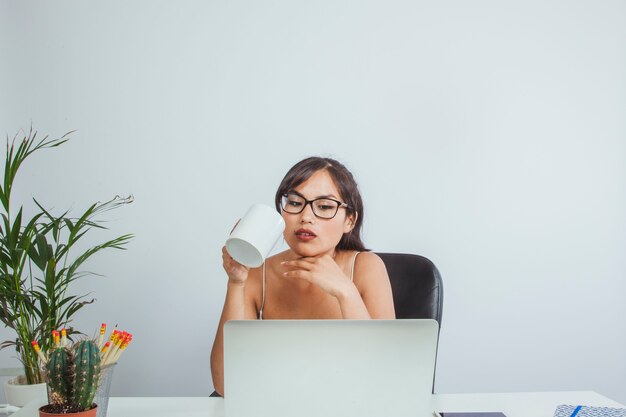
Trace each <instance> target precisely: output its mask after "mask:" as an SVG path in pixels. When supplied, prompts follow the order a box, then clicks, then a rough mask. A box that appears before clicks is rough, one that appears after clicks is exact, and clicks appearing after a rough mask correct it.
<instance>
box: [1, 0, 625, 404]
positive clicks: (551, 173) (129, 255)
mask: <svg viewBox="0 0 626 417" xmlns="http://www.w3.org/2000/svg"><path fill="white" fill-rule="evenodd" d="M0 92H1V93H0V131H1V133H2V134H4V135H8V136H9V137H13V135H14V134H15V133H16V132H17V131H18V130H19V129H21V128H23V129H27V128H28V127H29V125H30V124H31V122H32V124H33V126H34V127H35V128H36V129H38V130H39V131H40V133H49V134H51V135H52V136H60V135H62V134H63V133H65V132H66V131H68V130H72V129H78V132H77V133H75V134H74V135H73V139H72V141H71V142H70V143H69V144H67V145H65V146H63V147H62V148H60V149H57V150H53V151H49V152H44V153H41V154H39V155H37V156H36V157H35V158H33V159H32V160H31V161H29V163H28V165H26V166H25V167H24V169H23V172H22V176H21V177H20V179H19V185H18V186H19V190H17V191H16V192H17V194H16V195H15V198H16V201H23V202H28V200H29V199H30V197H31V196H36V197H37V198H38V200H40V201H41V202H42V203H44V204H46V205H47V206H48V207H54V208H55V209H57V210H61V209H63V208H68V207H74V208H75V209H82V208H84V207H85V206H86V205H87V204H88V203H90V202H93V201H96V200H104V199H106V198H109V197H112V196H113V195H115V194H128V193H132V194H133V195H134V196H135V199H136V201H135V203H133V204H132V205H131V206H127V207H125V208H123V209H120V210H118V211H116V212H114V213H112V214H111V215H110V216H109V218H110V219H111V220H112V222H111V223H110V224H109V225H110V227H111V232H110V233H109V234H106V233H105V234H101V235H99V236H98V238H99V239H104V238H106V237H111V236H113V235H115V234H121V233H125V232H134V233H135V234H136V238H135V240H134V241H133V243H132V244H131V245H130V246H129V250H128V251H126V252H116V253H107V254H103V255H102V256H100V257H99V258H97V259H96V260H94V261H93V262H92V263H91V264H90V265H89V269H90V270H93V271H97V272H100V273H102V274H105V275H106V277H104V278H97V277H94V278H87V279H85V280H84V281H83V282H81V284H80V289H77V291H78V290H82V291H93V293H94V295H95V296H96V297H97V298H98V301H97V303H95V304H94V305H92V306H89V307H87V308H86V309H85V310H84V311H83V312H82V313H81V315H80V317H79V318H78V319H77V320H76V324H77V325H78V326H80V327H81V328H84V329H87V330H89V331H91V329H93V332H95V331H96V329H97V327H98V326H99V324H100V322H102V321H106V322H108V323H109V324H110V325H112V324H114V323H118V324H119V326H120V327H121V328H124V329H127V330H129V331H131V332H133V333H134V334H135V341H134V342H133V345H131V348H130V349H129V351H128V353H126V355H125V357H124V358H123V360H122V362H121V364H120V366H119V367H118V369H117V370H116V375H115V379H114V382H113V384H114V386H113V392H112V394H113V395H129V396H139V395H148V396H152V395H154V396H158V395H171V396H182V395H194V396H202V395H207V394H208V393H210V392H211V390H212V386H211V382H210V370H209V351H210V346H211V343H212V340H213V335H214V332H215V327H216V325H217V321H218V317H219V313H220V311H221V306H222V300H223V296H224V291H225V275H224V273H223V272H222V269H221V259H220V247H221V245H222V244H223V242H224V240H225V238H226V236H227V234H228V232H229V230H230V228H231V226H232V224H233V222H234V221H235V220H236V219H237V217H238V216H240V215H241V214H242V213H243V212H244V211H245V209H246V208H247V206H248V205H249V204H251V203H253V202H266V203H270V204H271V202H272V198H273V194H274V191H275V188H276V187H277V185H278V183H279V181H280V179H281V178H282V176H283V175H284V173H285V172H286V170H287V169H288V168H289V167H290V166H291V165H292V164H293V163H295V162H296V161H298V160H299V159H301V158H302V157H305V156H308V155H311V154H322V155H332V156H334V157H336V158H338V159H340V160H342V161H343V162H345V163H346V164H347V165H348V166H349V167H350V168H351V169H352V170H353V171H354V173H355V175H356V177H357V179H358V180H359V183H360V186H361V190H362V192H363V194H364V198H365V202H366V209H367V211H366V223H365V239H366V243H367V244H368V245H369V246H370V247H372V248H373V249H376V250H379V251H394V252H412V253H419V254H423V255H425V256H427V257H429V258H431V259H432V260H433V261H434V262H435V263H436V264H437V266H438V267H439V268H440V270H441V273H442V275H443V279H444V284H445V305H444V321H443V329H442V333H441V342H440V355H439V363H438V374H437V386H436V390H437V391H438V392H469V391H518V390H527V391H536V390H595V391H598V392H600V393H602V394H604V395H607V396H609V397H612V398H614V399H616V400H618V401H621V402H622V403H626V355H625V354H624V346H625V345H626V334H625V333H626V332H625V330H626V328H625V325H624V317H625V316H626V307H625V306H626V303H624V294H625V293H626V284H625V282H626V280H625V279H624V278H626V277H625V275H626V256H625V254H624V252H625V251H626V215H625V213H626V168H625V167H626V164H625V163H624V162H625V156H626V2H625V1H623V0H615V1H610V0H606V1H602V2H596V1H592V0H588V1H570V0H554V1H548V2H546V1H537V0H531V1H513V2H501V1H487V0H482V1H474V2H466V1H463V0H456V1H455V0H450V1H445V2H427V1H409V0H392V1H389V0H386V1H369V0H368V1H340V2H337V1H330V0H328V1H326V0H323V1H316V2H310V1H293V0H278V1H208V2H205V1H199V0H198V1H191V0H188V1H183V2H164V1H161V2H156V1H134V2H126V1H110V2H83V1H55V2H48V1H21V2H16V1H8V0H2V1H1V2H0ZM0 331H1V332H2V333H1V336H2V337H0V339H2V340H4V339H6V338H8V337H9V336H12V335H10V334H9V333H8V331H7V330H6V329H1V330H0ZM0 355H1V356H0V367H4V366H11V367H13V366H16V360H15V359H13V358H11V356H12V353H11V352H7V351H4V352H2V353H1V354H0Z"/></svg>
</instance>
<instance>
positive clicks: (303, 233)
mask: <svg viewBox="0 0 626 417" xmlns="http://www.w3.org/2000/svg"><path fill="white" fill-rule="evenodd" d="M293 191H295V192H296V193H297V194H300V195H301V196H302V197H304V198H305V199H307V200H309V201H311V200H314V199H316V198H320V197H327V198H330V199H333V200H338V201H341V202H343V197H342V196H341V195H340V193H339V190H338V188H337V186H336V185H335V183H334V182H333V180H332V178H331V176H330V175H329V174H328V171H326V170H325V169H323V170H319V171H317V172H315V173H314V174H313V175H311V177H309V179H308V180H306V181H304V182H303V183H302V184H300V185H298V186H297V187H295V188H294V189H293ZM282 216H283V219H284V220H285V232H284V236H285V241H286V242H287V244H288V245H289V247H290V248H291V250H292V251H293V252H295V254H296V255H298V256H320V255H324V254H330V255H333V254H334V251H335V247H336V246H337V244H338V243H339V241H340V240H341V237H342V236H343V234H344V233H348V232H349V231H351V230H352V228H353V227H354V222H353V220H355V219H354V216H353V215H349V216H348V215H346V209H345V208H339V211H338V212H337V215H335V217H333V218H332V219H321V218H319V217H316V216H315V214H313V210H312V208H311V205H310V204H307V205H306V206H305V208H304V210H303V211H302V212H301V213H299V214H292V213H286V212H285V211H282Z"/></svg>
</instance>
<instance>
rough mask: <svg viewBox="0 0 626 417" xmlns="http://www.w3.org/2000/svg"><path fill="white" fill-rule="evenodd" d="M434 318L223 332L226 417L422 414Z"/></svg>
mask: <svg viewBox="0 0 626 417" xmlns="http://www.w3.org/2000/svg"><path fill="white" fill-rule="evenodd" d="M437 337H438V324H437V322H436V321H434V320H427V319H425V320H264V321H257V320H249V321H230V322H228V323H226V325H225V329H224V394H225V395H224V400H225V402H224V407H225V408H224V413H225V417H270V416H271V417H287V416H289V417H293V416H298V417H321V416H323V417H333V416H337V417H381V416H390V417H391V416H393V417H409V416H410V417H421V416H424V417H427V416H431V415H432V411H433V410H432V408H431V405H430V400H431V394H432V384H433V375H434V369H435V357H436V352H437Z"/></svg>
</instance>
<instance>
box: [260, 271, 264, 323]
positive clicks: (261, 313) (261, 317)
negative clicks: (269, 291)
mask: <svg viewBox="0 0 626 417" xmlns="http://www.w3.org/2000/svg"><path fill="white" fill-rule="evenodd" d="M262 285H263V286H262V290H261V291H262V292H261V309H260V310H259V320H263V308H264V307H265V262H263V284H262Z"/></svg>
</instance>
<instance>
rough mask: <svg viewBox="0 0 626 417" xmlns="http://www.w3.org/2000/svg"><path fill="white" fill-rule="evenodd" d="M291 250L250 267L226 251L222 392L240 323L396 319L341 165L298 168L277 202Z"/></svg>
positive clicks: (217, 382)
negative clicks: (231, 338)
mask: <svg viewBox="0 0 626 417" xmlns="http://www.w3.org/2000/svg"><path fill="white" fill-rule="evenodd" d="M275 204H276V209H277V210H278V211H279V212H280V213H281V214H282V216H283V219H284V220H285V232H284V239H285V241H286V243H287V245H288V246H289V249H288V250H286V251H284V252H282V253H279V254H277V255H274V256H272V257H270V258H268V259H267V260H266V261H265V263H264V264H263V265H262V266H261V267H259V268H252V269H249V268H247V267H245V266H243V265H241V264H239V263H237V262H236V261H235V260H233V258H231V257H230V255H229V254H228V252H227V251H226V249H225V248H222V260H223V266H224V270H225V271H226V274H227V275H228V289H227V292H226V300H225V302H224V309H223V311H222V317H221V319H220V323H219V326H218V331H217V334H216V336H215V341H214V343H213V350H212V351H211V373H212V376H213V384H214V386H215V390H216V391H217V392H218V393H220V394H223V393H224V391H223V389H224V387H223V384H224V374H223V370H224V365H223V326H224V323H225V322H226V321H228V320H236V319H391V318H395V314H394V308H393V299H392V295H391V285H390V283H389V278H388V276H387V271H386V269H385V265H384V264H383V262H382V260H381V259H380V258H379V257H378V256H377V255H376V254H374V253H372V252H368V251H367V249H365V246H364V245H363V243H362V242H361V236H360V234H361V226H362V224H363V201H362V199H361V195H360V193H359V190H358V187H357V184H356V181H355V180H354V177H353V176H352V174H351V173H350V171H348V169H346V167H345V166H343V165H342V164H341V163H339V162H338V161H336V160H334V159H330V158H320V157H311V158H307V159H304V160H302V161H300V162H298V163H297V164H296V165H294V166H293V167H292V168H291V169H290V170H289V172H287V174H286V175H285V177H284V178H283V180H282V182H281V184H280V186H279V187H278V190H277V191H276V198H275Z"/></svg>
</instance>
